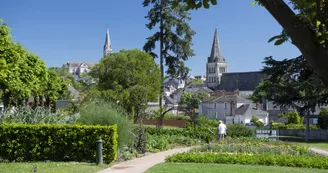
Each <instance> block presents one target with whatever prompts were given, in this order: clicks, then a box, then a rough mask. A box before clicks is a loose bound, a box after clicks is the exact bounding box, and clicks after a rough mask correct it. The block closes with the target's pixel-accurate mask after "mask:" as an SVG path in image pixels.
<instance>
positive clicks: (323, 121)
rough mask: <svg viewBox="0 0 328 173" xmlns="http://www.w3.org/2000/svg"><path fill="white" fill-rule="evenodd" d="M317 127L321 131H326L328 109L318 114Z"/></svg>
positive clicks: (327, 126)
mask: <svg viewBox="0 0 328 173" xmlns="http://www.w3.org/2000/svg"><path fill="white" fill-rule="evenodd" d="M318 126H319V127H320V128H321V129H328V109H327V108H326V109H322V110H321V111H320V113H319V118H318Z"/></svg>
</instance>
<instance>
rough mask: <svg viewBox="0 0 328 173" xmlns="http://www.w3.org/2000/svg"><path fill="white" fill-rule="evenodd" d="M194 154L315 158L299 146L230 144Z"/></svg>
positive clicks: (209, 147)
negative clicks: (288, 155)
mask: <svg viewBox="0 0 328 173" xmlns="http://www.w3.org/2000/svg"><path fill="white" fill-rule="evenodd" d="M192 151H194V152H209V151H211V152H218V153H244V154H275V155H279V154H280V155H282V154H290V155H308V156H315V155H316V154H315V153H314V152H312V151H310V150H309V149H308V148H307V147H303V146H300V145H284V144H281V145H270V144H269V143H256V142H254V143H249V142H246V143H230V144H224V145H222V144H219V145H204V146H202V147H200V148H195V149H193V150H192Z"/></svg>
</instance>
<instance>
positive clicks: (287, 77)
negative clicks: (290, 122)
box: [252, 56, 328, 115]
mask: <svg viewBox="0 0 328 173" xmlns="http://www.w3.org/2000/svg"><path fill="white" fill-rule="evenodd" d="M264 63H265V66H264V68H263V70H262V72H263V73H265V74H266V76H267V78H265V79H264V80H263V81H262V82H261V83H260V84H259V85H258V86H257V87H256V89H255V90H254V93H253V95H252V99H253V101H256V102H258V101H259V100H260V99H261V98H262V97H265V98H267V99H268V100H270V101H273V103H274V104H275V105H277V106H279V107H280V108H281V109H282V110H285V111H286V109H287V108H288V107H292V108H295V109H296V110H297V111H298V112H300V113H301V115H304V114H305V113H309V112H310V111H314V110H315V107H316V106H317V105H319V104H325V103H327V98H328V90H327V87H325V85H324V84H323V82H322V81H321V80H320V78H319V77H318V75H317V74H316V73H315V72H314V71H313V69H312V68H311V67H310V66H309V64H308V63H307V62H306V60H305V58H304V57H303V56H299V57H297V58H293V59H284V60H282V61H276V60H274V59H273V58H272V57H266V58H265V61H264Z"/></svg>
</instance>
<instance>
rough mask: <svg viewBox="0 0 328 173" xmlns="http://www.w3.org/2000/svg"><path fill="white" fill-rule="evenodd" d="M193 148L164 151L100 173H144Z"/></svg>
mask: <svg viewBox="0 0 328 173" xmlns="http://www.w3.org/2000/svg"><path fill="white" fill-rule="evenodd" d="M191 148H192V147H188V148H178V149H173V150H168V151H163V152H159V153H155V154H150V155H147V156H144V157H140V158H136V159H133V160H129V161H126V162H122V163H119V164H117V165H113V166H112V167H111V168H107V169H105V170H102V171H100V172H98V173H143V172H145V171H146V170H147V169H149V168H151V167H153V166H154V165H156V164H158V163H162V162H164V160H165V157H166V156H169V155H172V154H175V153H180V152H186V151H188V150H190V149H191Z"/></svg>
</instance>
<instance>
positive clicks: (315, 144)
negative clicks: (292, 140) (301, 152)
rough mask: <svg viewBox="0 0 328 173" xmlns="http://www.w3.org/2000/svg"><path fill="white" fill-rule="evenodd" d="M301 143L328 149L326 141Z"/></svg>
mask: <svg viewBox="0 0 328 173" xmlns="http://www.w3.org/2000/svg"><path fill="white" fill-rule="evenodd" d="M301 144H303V145H306V146H309V147H313V148H319V149H323V150H327V151H328V142H316V143H301Z"/></svg>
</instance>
